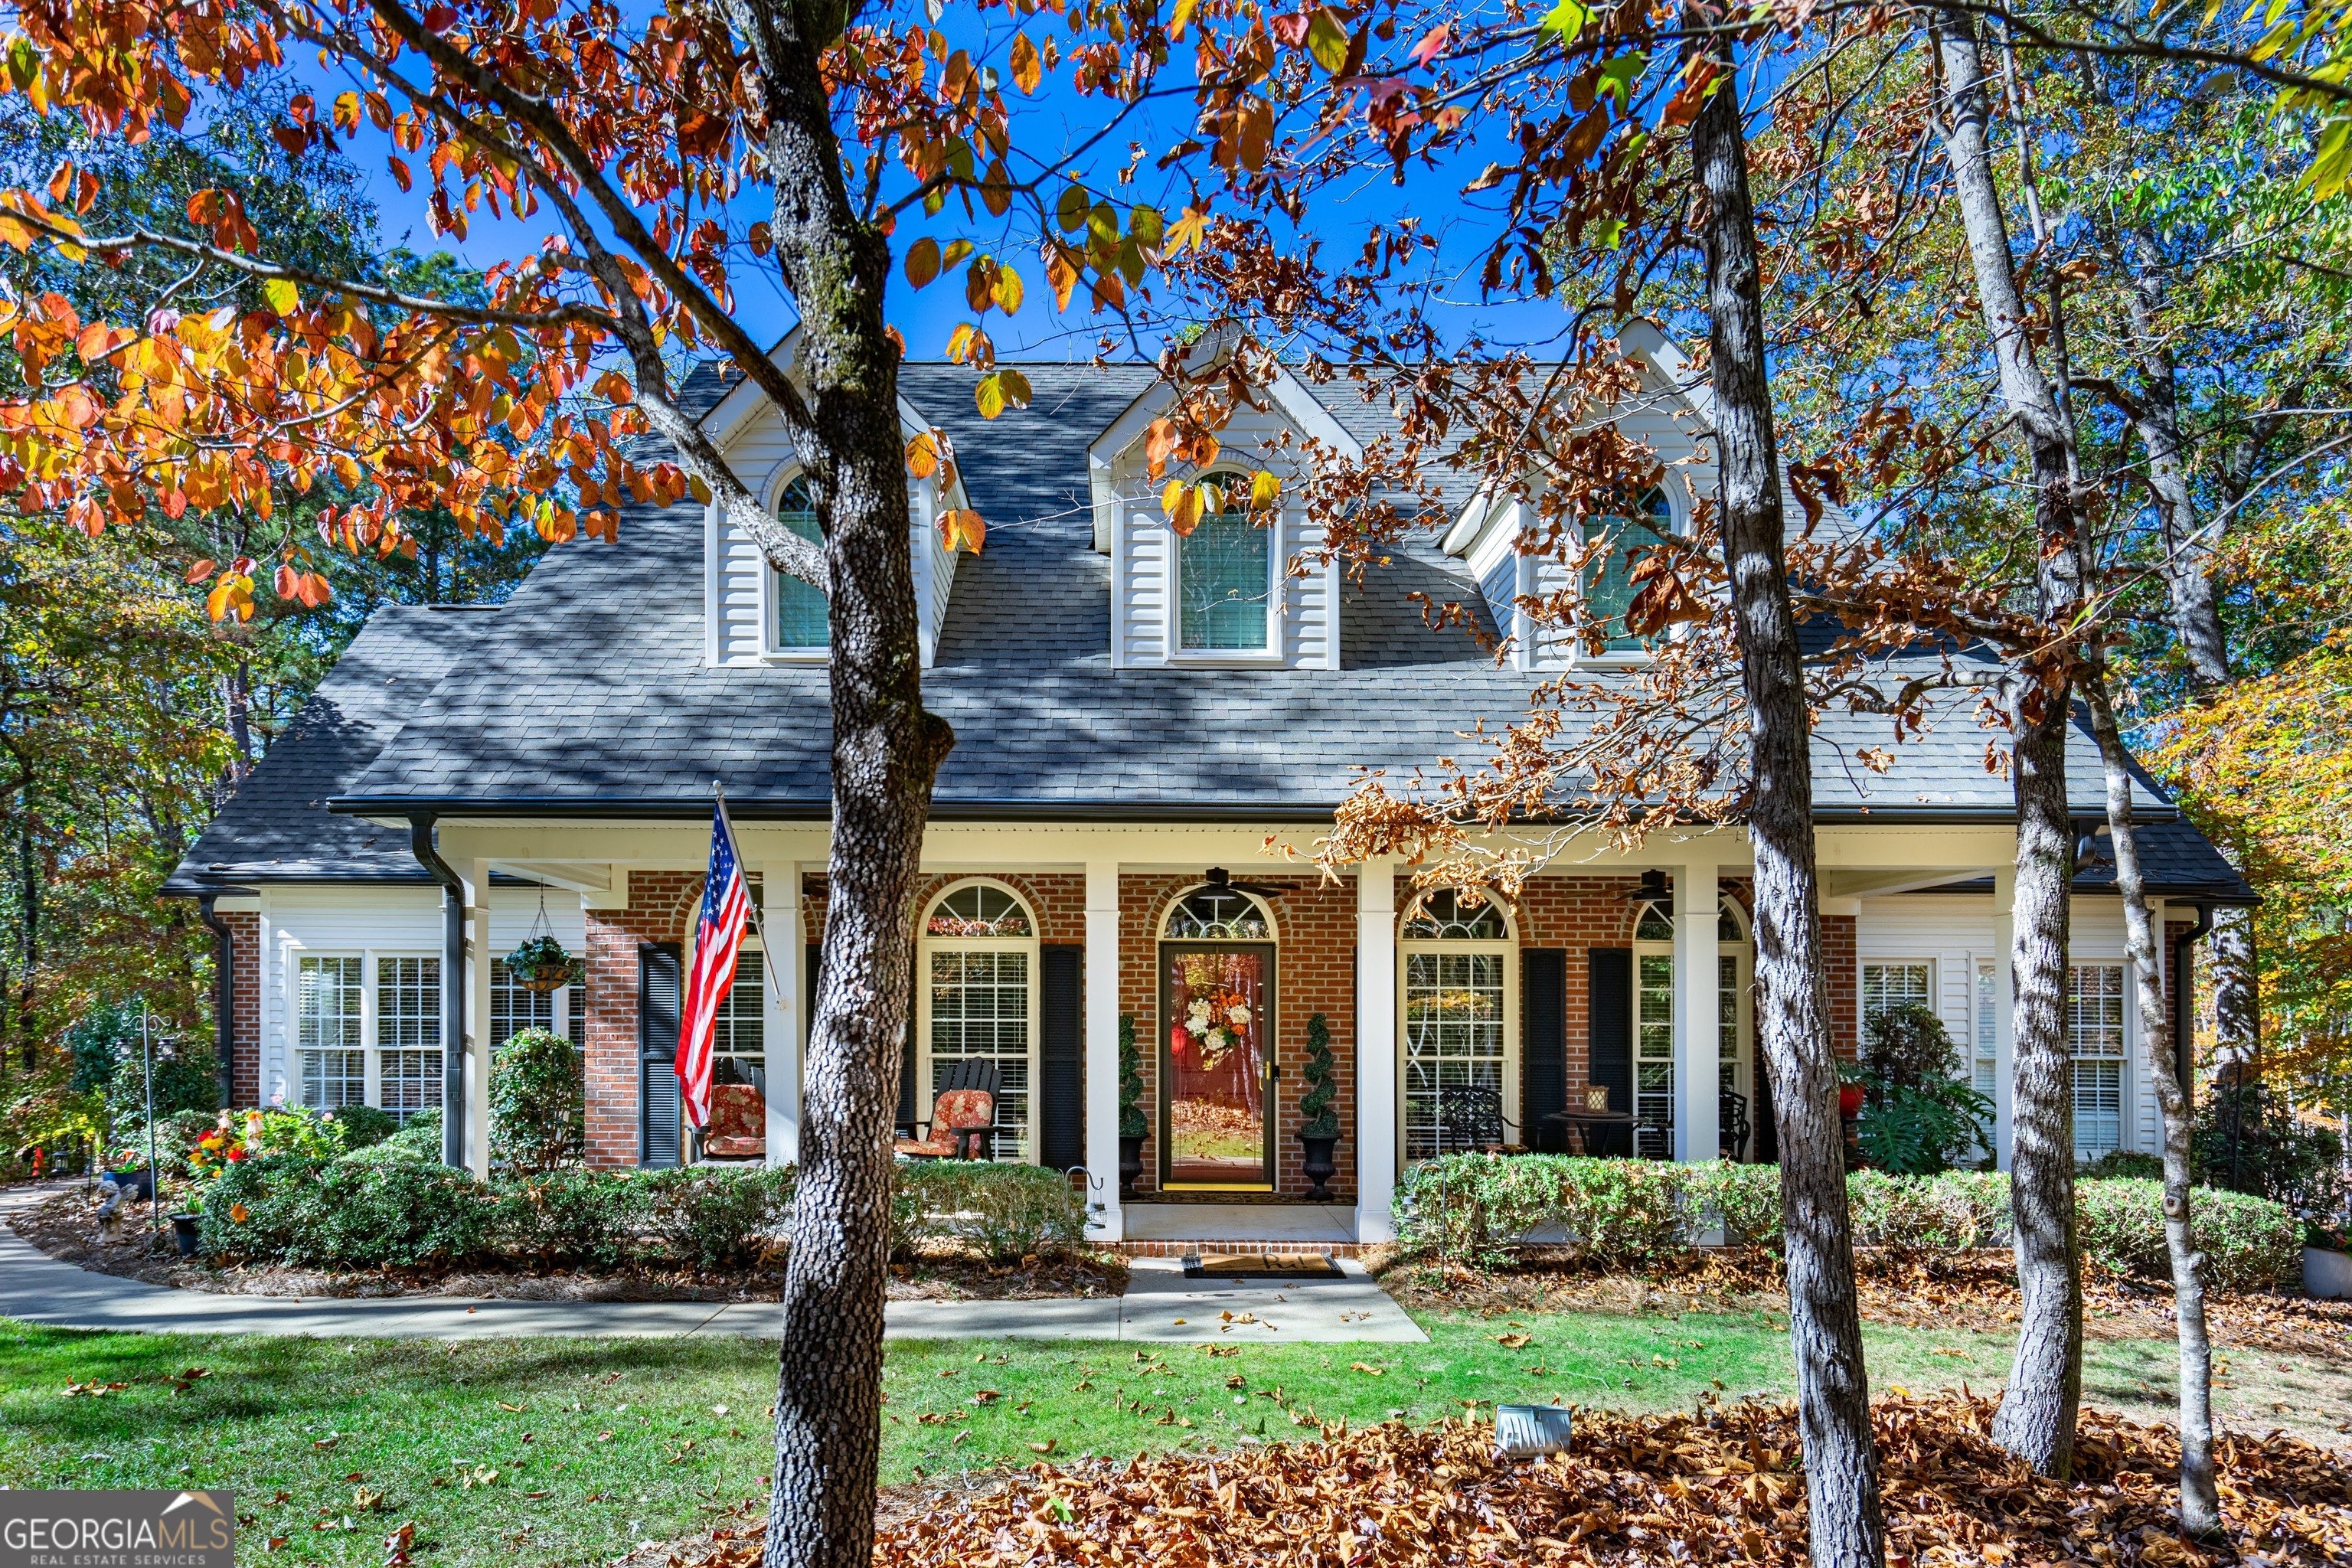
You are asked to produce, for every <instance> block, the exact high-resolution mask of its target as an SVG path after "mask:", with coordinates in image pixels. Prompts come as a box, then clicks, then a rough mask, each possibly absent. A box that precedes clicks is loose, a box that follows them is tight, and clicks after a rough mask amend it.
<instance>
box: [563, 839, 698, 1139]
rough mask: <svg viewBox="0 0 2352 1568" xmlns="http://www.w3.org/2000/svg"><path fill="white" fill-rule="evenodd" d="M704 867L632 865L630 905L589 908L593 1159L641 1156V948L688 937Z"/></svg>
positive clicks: (589, 1053)
mask: <svg viewBox="0 0 2352 1568" xmlns="http://www.w3.org/2000/svg"><path fill="white" fill-rule="evenodd" d="M701 893H702V873H700V872H699V871H632V872H630V873H629V907H628V908H627V909H625V910H587V911H586V920H587V931H588V952H587V954H586V957H587V961H588V981H587V984H588V1045H587V1071H588V1163H590V1164H592V1165H634V1164H635V1163H637V948H638V946H639V945H640V944H641V943H645V942H684V941H685V940H686V928H687V922H688V920H690V919H691V918H692V911H693V910H694V908H695V900H698V898H699V897H700V896H701Z"/></svg>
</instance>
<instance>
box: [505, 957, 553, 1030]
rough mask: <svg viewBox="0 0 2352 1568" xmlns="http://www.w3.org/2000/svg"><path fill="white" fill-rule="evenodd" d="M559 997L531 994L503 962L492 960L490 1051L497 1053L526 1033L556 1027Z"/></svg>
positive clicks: (538, 993)
mask: <svg viewBox="0 0 2352 1568" xmlns="http://www.w3.org/2000/svg"><path fill="white" fill-rule="evenodd" d="M554 1027H555V993H554V992H552V991H531V990H528V989H526V988H525V987H523V986H522V985H520V984H517V983H516V980H515V973H514V971H513V970H511V969H509V968H508V967H507V961H506V960H505V959H503V958H494V959H492V960H490V1047H491V1049H493V1050H495V1049H497V1048H498V1047H500V1046H503V1045H505V1044H506V1043H507V1042H508V1041H509V1040H511V1039H513V1038H514V1037H516V1036H517V1035H520V1034H521V1033H522V1032H523V1031H524V1030H525V1029H548V1030H552V1029H553V1028H554Z"/></svg>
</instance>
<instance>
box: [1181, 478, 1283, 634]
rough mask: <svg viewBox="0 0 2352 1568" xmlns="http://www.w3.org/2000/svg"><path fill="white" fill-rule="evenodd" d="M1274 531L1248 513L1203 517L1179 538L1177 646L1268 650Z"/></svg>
mask: <svg viewBox="0 0 2352 1568" xmlns="http://www.w3.org/2000/svg"><path fill="white" fill-rule="evenodd" d="M1273 534H1274V531H1273V530H1272V529H1271V528H1261V527H1259V526H1258V525H1257V523H1255V521H1252V520H1251V518H1250V515H1249V514H1248V513H1247V512H1245V511H1225V512H1220V513H1218V514H1217V515H1216V516H1215V517H1204V518H1202V520H1201V523H1200V526H1199V527H1197V528H1195V529H1193V530H1192V532H1191V533H1190V534H1188V535H1186V536H1185V537H1183V538H1181V539H1180V540H1178V541H1177V542H1176V561H1177V566H1176V575H1177V582H1178V585H1179V593H1180V595H1181V600H1182V605H1181V615H1180V616H1179V620H1180V621H1181V625H1180V626H1179V628H1178V646H1179V647H1190V648H1263V647H1268V646H1270V644H1269V642H1268V640H1267V635H1266V632H1267V616H1266V609H1267V606H1268V605H1271V604H1272V603H1273V594H1272V590H1271V577H1272V572H1273V548H1274V539H1273Z"/></svg>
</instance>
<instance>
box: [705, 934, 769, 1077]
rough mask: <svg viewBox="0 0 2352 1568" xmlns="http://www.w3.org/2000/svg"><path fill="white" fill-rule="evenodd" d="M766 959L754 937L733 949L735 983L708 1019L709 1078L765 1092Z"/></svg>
mask: <svg viewBox="0 0 2352 1568" xmlns="http://www.w3.org/2000/svg"><path fill="white" fill-rule="evenodd" d="M767 985H768V960H767V954H766V953H765V952H761V948H760V945H759V942H758V940H757V939H756V938H751V937H746V938H745V939H744V941H743V945H742V946H741V947H740V948H738V949H737V950H736V952H735V984H732V985H730V986H729V987H728V988H727V994H726V995H725V996H724V997H722V998H720V1000H719V1010H718V1012H717V1013H716V1014H715V1015H714V1016H713V1017H712V1019H711V1027H710V1058H711V1059H710V1081H711V1082H713V1083H746V1084H750V1085H751V1087H752V1088H753V1089H758V1090H759V1091H760V1095H761V1098H762V1099H765V1098H766V1097H767V1093H768V996H767Z"/></svg>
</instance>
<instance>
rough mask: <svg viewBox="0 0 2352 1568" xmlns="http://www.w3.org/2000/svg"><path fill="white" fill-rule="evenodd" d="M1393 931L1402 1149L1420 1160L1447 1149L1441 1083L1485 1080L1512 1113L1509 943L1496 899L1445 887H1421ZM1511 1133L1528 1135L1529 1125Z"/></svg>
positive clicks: (1515, 1107) (1514, 1116)
mask: <svg viewBox="0 0 2352 1568" xmlns="http://www.w3.org/2000/svg"><path fill="white" fill-rule="evenodd" d="M1399 934H1400V938H1401V941H1400V944H1399V945H1400V952H1401V956H1402V963H1400V964H1399V965H1398V976H1397V979H1398V985H1399V988H1400V1006H1401V1008H1402V1015H1403V1016H1402V1029H1400V1031H1399V1036H1400V1039H1399V1044H1400V1047H1401V1048H1402V1060H1403V1076H1404V1097H1403V1099H1404V1103H1403V1105H1402V1108H1401V1109H1402V1112H1403V1116H1404V1157H1405V1158H1406V1159H1408V1160H1426V1159H1429V1158H1432V1157H1433V1156H1434V1155H1437V1154H1440V1153H1444V1152H1448V1151H1446V1150H1444V1149H1443V1148H1441V1147H1440V1144H1441V1142H1442V1141H1443V1139H1442V1134H1443V1131H1444V1128H1443V1121H1442V1118H1441V1117H1440V1115H1439V1110H1440V1095H1439V1091H1440V1090H1441V1089H1454V1088H1475V1089H1491V1090H1493V1091H1494V1092H1495V1094H1496V1096H1497V1097H1498V1098H1499V1099H1500V1100H1501V1101H1502V1104H1503V1115H1504V1118H1505V1119H1506V1121H1507V1122H1509V1123H1511V1124H1512V1125H1514V1126H1516V1124H1517V1121H1518V1116H1519V1051H1518V1041H1519V1026H1518V1014H1519V991H1518V987H1519V977H1518V964H1517V962H1516V960H1517V954H1518V943H1517V940H1516V939H1515V938H1514V937H1513V936H1512V934H1511V926H1510V919H1509V916H1508V915H1507V913H1506V911H1505V910H1504V909H1503V906H1502V905H1501V903H1500V902H1499V901H1498V900H1495V899H1493V898H1486V899H1483V900H1476V901H1473V900H1470V899H1465V898H1464V897H1462V896H1461V895H1459V894H1457V893H1456V892H1455V891H1454V889H1450V888H1441V889H1436V890H1434V891H1433V892H1430V893H1427V894H1424V895H1423V897H1422V899H1421V900H1420V901H1419V902H1417V903H1416V904H1415V905H1414V906H1413V907H1412V912H1411V913H1410V914H1409V915H1408V916H1407V918H1406V920H1405V922H1404V925H1403V927H1402V931H1400V933H1399ZM1517 1141H1518V1142H1522V1143H1526V1142H1532V1140H1531V1139H1530V1138H1529V1136H1528V1130H1526V1129H1524V1128H1521V1129H1518V1132H1517Z"/></svg>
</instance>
